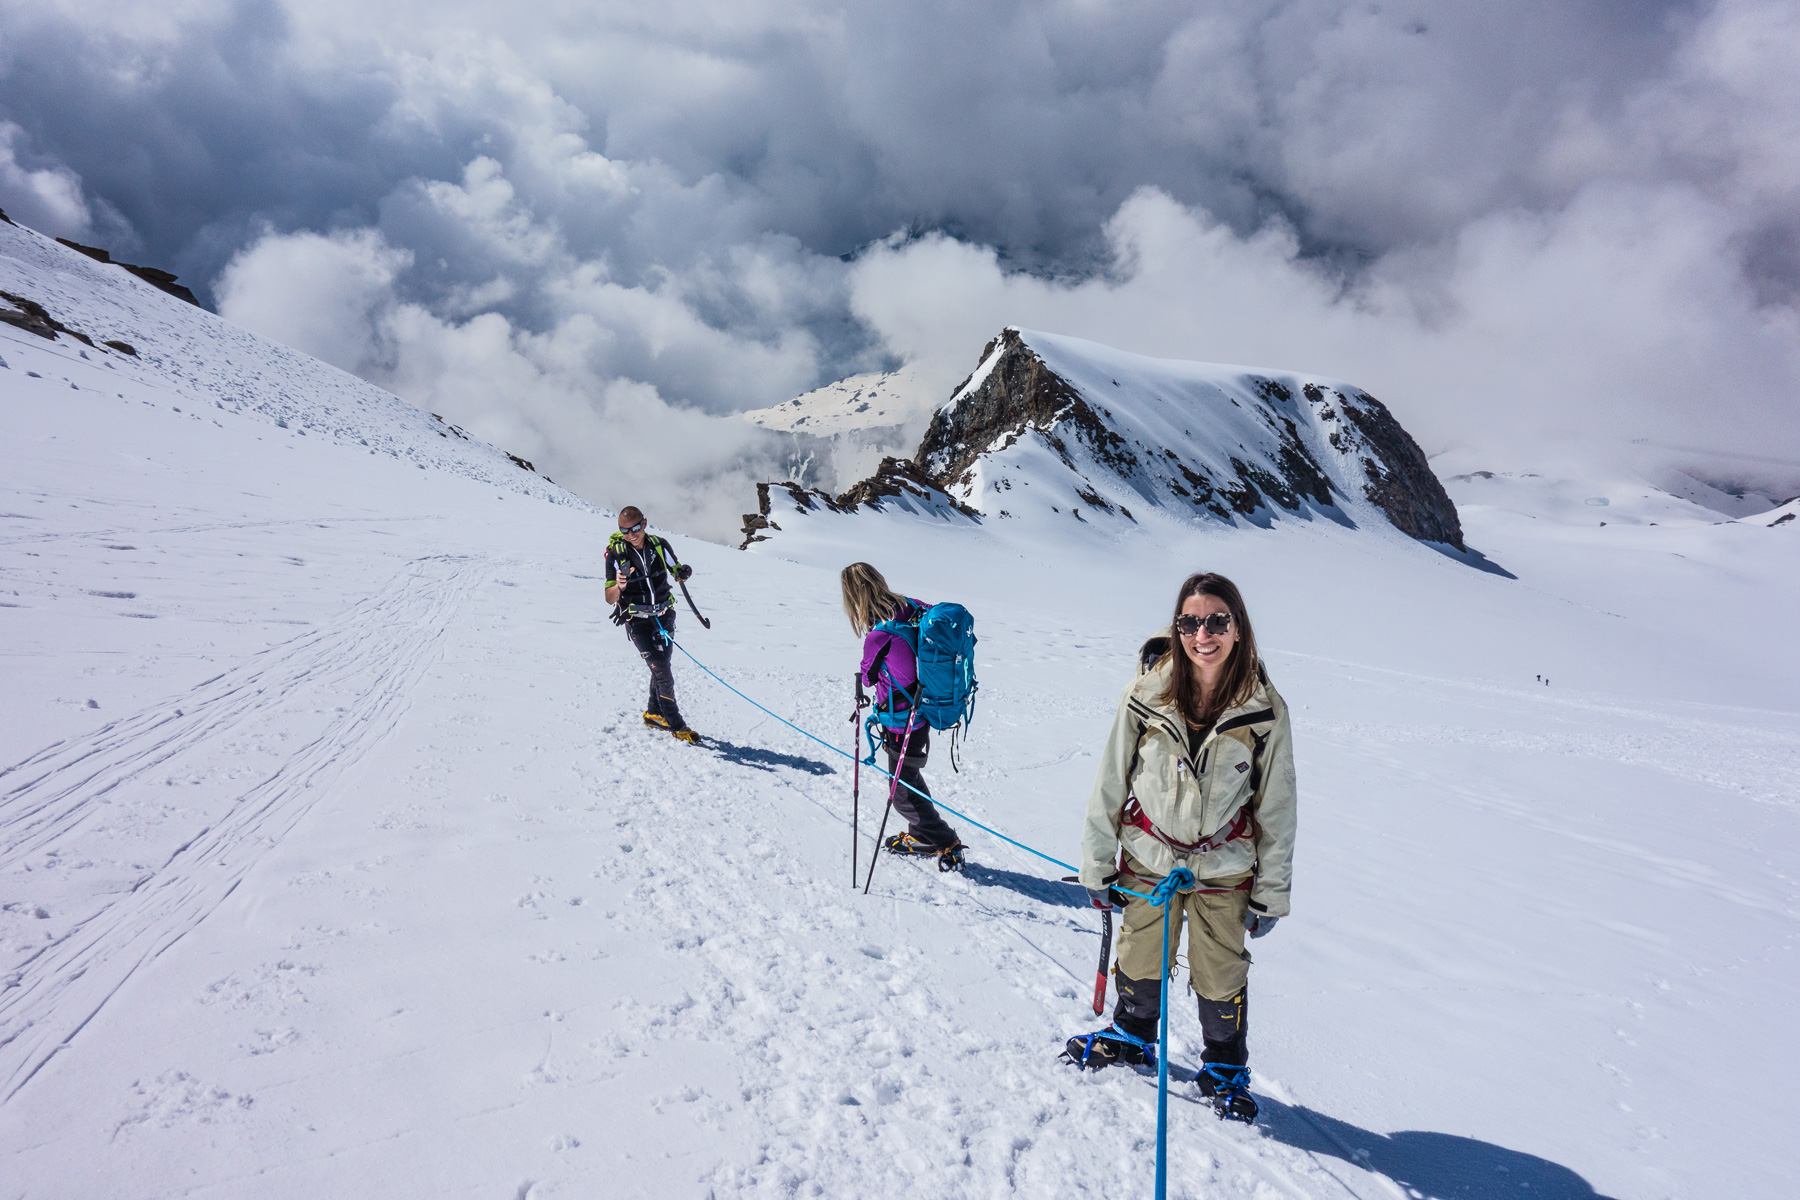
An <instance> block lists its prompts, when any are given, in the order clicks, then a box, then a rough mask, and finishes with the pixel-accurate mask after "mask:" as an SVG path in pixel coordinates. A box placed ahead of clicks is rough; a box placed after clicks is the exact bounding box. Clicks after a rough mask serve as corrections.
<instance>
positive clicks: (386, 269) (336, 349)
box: [216, 229, 412, 374]
mask: <svg viewBox="0 0 1800 1200" xmlns="http://www.w3.org/2000/svg"><path fill="white" fill-rule="evenodd" d="M411 262H412V254H411V252H409V251H406V250H396V249H394V248H393V247H391V246H389V245H388V244H387V243H386V242H385V241H384V240H383V239H382V237H381V235H380V234H379V233H378V232H376V231H375V230H372V229H362V230H354V231H347V232H340V233H334V234H330V235H324V234H317V233H294V234H278V233H274V232H269V231H265V232H264V234H263V236H262V237H261V239H259V240H258V241H257V242H255V243H254V244H252V245H250V246H248V247H246V248H245V249H244V250H243V251H241V252H240V253H239V254H238V255H237V256H236V257H235V258H233V259H232V260H231V262H230V263H229V264H228V265H227V266H226V268H225V273H224V274H223V275H221V276H220V278H219V282H218V285H217V288H216V291H217V294H218V300H219V315H220V316H222V317H224V318H225V319H226V320H228V321H231V322H233V323H235V324H238V325H242V326H243V327H244V328H245V329H248V330H251V331H252V332H254V333H260V334H262V335H263V336H264V337H268V338H273V339H274V340H275V341H278V342H283V343H285V344H287V345H289V346H292V347H294V349H296V350H303V351H305V352H306V353H308V354H310V355H312V356H313V357H314V358H320V359H324V360H325V361H326V362H328V363H331V364H332V365H333V366H337V367H342V368H343V369H344V370H346V371H352V372H356V373H359V374H366V373H368V372H369V371H371V370H373V369H376V368H377V367H378V366H379V365H380V363H381V362H382V360H383V359H384V358H388V357H391V354H390V353H389V352H387V351H386V349H385V348H384V347H383V346H382V344H381V334H382V324H383V321H382V317H383V316H384V315H385V313H386V311H387V310H388V309H389V308H390V307H391V306H392V304H393V294H394V293H393V286H394V280H395V278H396V277H397V276H398V275H399V273H400V272H401V271H402V270H404V269H405V268H406V267H407V266H408V265H409V264H410V263H411Z"/></svg>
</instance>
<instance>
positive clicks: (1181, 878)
mask: <svg viewBox="0 0 1800 1200" xmlns="http://www.w3.org/2000/svg"><path fill="white" fill-rule="evenodd" d="M1193 889H1194V873H1193V872H1192V871H1190V870H1188V869H1187V868H1186V867H1176V868H1175V869H1174V870H1173V871H1170V872H1169V873H1168V874H1167V875H1164V876H1163V877H1162V882H1161V883H1159V884H1157V885H1156V888H1155V890H1154V891H1152V892H1151V893H1150V903H1152V904H1154V905H1156V906H1157V907H1158V908H1166V907H1168V903H1169V898H1170V897H1172V896H1174V895H1175V893H1177V892H1189V891H1192V890H1193Z"/></svg>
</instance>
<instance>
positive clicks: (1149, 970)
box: [1116, 856, 1250, 1000]
mask: <svg viewBox="0 0 1800 1200" xmlns="http://www.w3.org/2000/svg"><path fill="white" fill-rule="evenodd" d="M1125 867H1126V869H1125V872H1124V873H1123V874H1121V875H1120V876H1119V878H1118V880H1117V882H1118V885H1119V886H1121V887H1128V888H1130V889H1131V890H1132V891H1134V892H1143V893H1145V894H1146V895H1148V894H1149V893H1150V892H1151V891H1152V890H1153V889H1154V888H1155V886H1156V877H1155V876H1152V877H1151V878H1149V879H1144V878H1142V877H1141V876H1139V875H1137V874H1136V872H1137V871H1138V870H1141V869H1142V868H1141V867H1140V865H1139V863H1138V862H1137V860H1136V859H1134V858H1131V857H1130V856H1127V857H1126V861H1125ZM1248 878H1250V876H1249V875H1233V876H1230V877H1228V878H1225V879H1202V880H1199V881H1198V883H1197V884H1196V887H1195V890H1194V891H1193V892H1190V893H1188V894H1187V895H1184V896H1182V897H1181V898H1180V900H1179V901H1178V902H1176V903H1173V904H1171V905H1170V907H1171V908H1172V909H1173V910H1174V915H1175V928H1174V930H1173V931H1172V932H1171V936H1170V938H1169V957H1170V959H1171V963H1170V966H1171V968H1173V966H1174V962H1173V959H1174V958H1175V956H1176V955H1177V954H1179V953H1180V952H1181V929H1182V925H1183V924H1184V923H1185V924H1186V926H1187V935H1188V936H1187V961H1188V981H1189V983H1190V984H1191V985H1192V987H1193V989H1194V991H1196V992H1198V993H1199V995H1200V997H1201V999H1203V1000H1230V999H1232V998H1233V997H1235V996H1236V995H1237V994H1238V993H1239V992H1241V991H1243V990H1244V984H1245V983H1246V982H1247V981H1248V980H1249V978H1250V952H1249V951H1248V950H1246V949H1244V914H1245V913H1246V912H1248V911H1249V910H1250V891H1249V889H1248V888H1246V889H1244V890H1243V891H1226V892H1202V891H1201V890H1200V889H1201V888H1235V887H1236V886H1237V885H1238V884H1240V883H1242V882H1244V881H1245V880H1246V879H1248ZM1123 899H1124V900H1125V907H1124V909H1123V911H1122V912H1121V913H1120V920H1119V925H1120V930H1119V957H1118V965H1117V967H1116V970H1117V971H1118V972H1119V974H1121V975H1123V976H1125V977H1126V978H1127V979H1157V978H1160V977H1161V976H1162V954H1163V911H1162V909H1160V908H1158V907H1157V906H1156V905H1154V904H1152V903H1150V902H1149V901H1148V900H1140V899H1138V898H1137V897H1136V896H1125V897H1123Z"/></svg>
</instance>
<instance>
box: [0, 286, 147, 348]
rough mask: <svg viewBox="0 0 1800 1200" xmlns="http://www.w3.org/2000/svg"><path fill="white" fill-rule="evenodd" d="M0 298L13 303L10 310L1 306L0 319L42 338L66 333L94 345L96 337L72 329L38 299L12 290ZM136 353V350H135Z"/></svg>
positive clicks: (52, 337) (1, 294)
mask: <svg viewBox="0 0 1800 1200" xmlns="http://www.w3.org/2000/svg"><path fill="white" fill-rule="evenodd" d="M0 300H4V301H6V302H7V303H8V304H10V305H12V309H11V310H10V311H9V310H7V309H4V308H0V321H4V322H6V323H7V324H8V325H13V326H16V327H17V328H19V329H23V330H25V332H27V333H35V334H37V335H38V336H39V337H41V338H48V339H49V340H51V341H53V342H54V341H55V340H56V335H57V334H59V333H66V334H68V335H69V336H70V337H72V338H74V339H75V340H76V341H78V342H80V343H81V344H82V345H84V346H92V345H93V344H94V339H93V338H91V337H89V336H88V335H87V334H85V333H82V332H81V331H80V330H79V329H70V328H69V327H68V326H67V325H64V324H63V323H62V322H61V321H59V320H57V319H56V318H55V317H53V316H51V315H50V312H49V310H48V309H46V308H45V307H44V306H43V305H41V304H39V303H38V302H37V301H36V300H27V299H26V298H25V297H24V296H15V295H13V294H12V293H11V292H0ZM133 353H135V351H134V352H133Z"/></svg>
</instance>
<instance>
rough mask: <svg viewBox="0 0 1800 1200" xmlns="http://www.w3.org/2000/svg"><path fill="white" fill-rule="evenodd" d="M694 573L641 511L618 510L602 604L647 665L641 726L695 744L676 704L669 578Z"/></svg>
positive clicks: (695, 738) (695, 736)
mask: <svg viewBox="0 0 1800 1200" xmlns="http://www.w3.org/2000/svg"><path fill="white" fill-rule="evenodd" d="M693 573H694V568H692V567H690V566H687V565H686V564H685V563H683V562H682V561H681V560H680V559H679V558H677V557H676V556H675V549H674V547H672V546H670V545H669V543H668V542H667V541H666V540H664V539H663V538H660V537H657V536H656V535H655V534H653V533H650V532H648V526H647V523H646V522H645V520H644V513H643V510H642V509H639V508H637V507H635V506H633V505H627V506H626V507H624V508H622V509H620V510H619V531H618V532H617V533H615V534H613V535H612V537H610V538H609V539H607V543H606V602H607V603H608V604H612V605H616V606H617V607H616V608H615V609H614V610H613V621H614V622H615V623H616V624H620V625H623V626H625V632H626V634H627V635H628V636H629V637H630V638H631V644H632V645H633V646H636V647H637V652H638V653H639V654H641V655H643V656H644V661H645V662H646V663H648V664H649V666H650V699H649V701H648V702H647V703H646V705H645V708H644V724H646V725H649V726H652V727H653V728H656V729H667V730H668V731H669V732H670V733H673V734H674V735H675V736H676V737H677V738H679V739H681V740H682V741H684V742H689V743H692V744H693V745H699V744H700V735H699V734H697V733H695V732H694V731H693V730H691V729H689V728H688V726H687V722H686V721H684V720H682V719H681V709H680V708H678V707H677V706H676V704H675V671H674V667H673V665H672V663H671V661H670V660H671V659H672V658H673V656H674V653H675V647H674V641H673V639H674V636H675V604H674V602H673V601H672V600H671V599H670V594H669V577H670V575H673V576H674V577H675V579H676V580H677V581H683V580H686V579H687V578H689V577H690V576H691V575H693Z"/></svg>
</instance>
